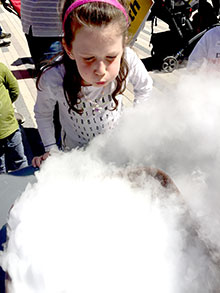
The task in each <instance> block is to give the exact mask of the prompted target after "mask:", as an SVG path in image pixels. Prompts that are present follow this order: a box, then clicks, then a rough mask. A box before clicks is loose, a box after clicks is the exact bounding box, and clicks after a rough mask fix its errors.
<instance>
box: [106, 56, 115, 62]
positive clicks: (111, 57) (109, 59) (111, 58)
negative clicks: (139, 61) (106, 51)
mask: <svg viewBox="0 0 220 293" xmlns="http://www.w3.org/2000/svg"><path fill="white" fill-rule="evenodd" d="M116 57H117V56H107V57H106V59H107V61H110V62H112V61H114V60H115V58H116Z"/></svg>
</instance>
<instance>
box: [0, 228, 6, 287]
mask: <svg viewBox="0 0 220 293" xmlns="http://www.w3.org/2000/svg"><path fill="white" fill-rule="evenodd" d="M5 242H6V225H4V226H3V227H2V228H1V230H0V250H3V244H4V243H5ZM0 292H1V293H4V292H5V272H4V271H3V270H2V268H1V267H0Z"/></svg>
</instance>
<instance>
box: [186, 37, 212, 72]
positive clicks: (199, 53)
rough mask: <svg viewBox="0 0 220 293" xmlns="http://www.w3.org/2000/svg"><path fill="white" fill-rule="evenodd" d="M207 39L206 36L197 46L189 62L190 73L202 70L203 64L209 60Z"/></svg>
mask: <svg viewBox="0 0 220 293" xmlns="http://www.w3.org/2000/svg"><path fill="white" fill-rule="evenodd" d="M207 54H208V52H207V39H206V35H204V36H203V37H202V38H201V39H200V40H199V41H198V43H197V44H196V46H195V47H194V49H193V50H192V52H191V54H190V55H189V58H188V62H187V69H188V70H190V71H194V70H197V69H199V68H201V66H202V64H203V63H204V62H205V61H206V60H207V57H208V56H207Z"/></svg>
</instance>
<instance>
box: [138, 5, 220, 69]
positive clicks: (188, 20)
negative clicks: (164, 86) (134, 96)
mask: <svg viewBox="0 0 220 293" xmlns="http://www.w3.org/2000/svg"><path fill="white" fill-rule="evenodd" d="M218 1H219V0H218ZM213 6H214V5H213ZM213 6H212V5H211V4H210V3H208V2H207V1H206V0H199V1H198V2H196V1H195V2H194V3H193V4H192V1H191V2H189V1H188V0H178V1H174V0H156V1H155V4H154V5H153V7H152V9H151V14H150V16H149V18H148V20H151V22H152V32H151V40H150V43H151V44H152V50H151V56H152V58H150V59H151V60H150V62H149V60H148V62H147V60H146V59H148V58H146V59H145V60H142V61H143V62H144V64H145V66H146V67H147V69H150V70H152V69H159V70H163V71H164V72H172V71H173V70H174V69H176V68H177V66H178V64H180V63H181V62H182V61H183V60H184V59H186V58H187V57H188V56H189V55H190V53H191V51H192V50H193V48H194V47H195V45H196V43H197V42H198V41H199V39H200V38H201V37H202V36H203V34H204V33H205V32H206V31H207V30H208V29H210V28H211V27H213V26H214V25H215V24H217V23H218V17H217V13H216V12H215V9H214V8H213ZM157 18H159V19H161V20H162V21H164V22H165V23H167V24H168V26H169V30H168V31H164V32H159V33H154V26H155V25H157ZM149 67H151V68H149Z"/></svg>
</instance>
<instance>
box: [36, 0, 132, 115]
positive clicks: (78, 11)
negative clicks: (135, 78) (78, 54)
mask: <svg viewBox="0 0 220 293" xmlns="http://www.w3.org/2000/svg"><path fill="white" fill-rule="evenodd" d="M73 2H74V1H73V0H66V1H63V0H61V1H60V4H59V8H60V10H61V11H62V22H63V19H64V15H65V12H66V10H67V9H68V8H69V6H70V5H71V4H72V3H73ZM119 2H120V3H121V4H122V5H123V6H124V7H125V9H126V10H127V11H128V9H127V4H126V3H127V2H125V1H124V0H119ZM109 23H117V25H118V27H119V29H120V30H121V33H122V35H123V42H124V44H123V45H124V46H125V45H126V40H127V29H128V23H127V20H126V18H125V16H124V14H123V13H122V12H121V11H120V10H119V9H117V8H116V7H114V6H112V5H110V4H108V3H105V2H90V3H87V4H84V5H81V6H79V7H77V8H75V9H74V10H73V11H71V13H70V14H69V15H68V17H67V19H66V21H65V23H64V27H63V30H64V36H63V38H64V42H65V44H66V46H67V47H68V48H69V49H70V50H71V46H72V42H73V41H74V38H75V34H76V31H77V30H78V29H79V28H81V27H82V26H87V27H88V26H89V27H93V26H99V27H100V26H107V25H108V24H109ZM59 63H60V64H61V63H63V64H64V67H65V75H64V79H63V89H64V95H65V98H66V101H67V103H68V105H69V111H70V110H73V111H75V112H77V113H78V114H82V113H83V109H79V108H78V107H76V105H77V104H79V103H80V96H79V92H80V90H81V84H82V78H81V76H80V74H79V72H78V69H77V65H76V62H75V60H72V59H70V58H69V56H68V54H67V53H66V52H65V51H64V52H63V53H62V58H61V59H60V60H59V61H57V62H54V63H53V64H49V65H48V66H46V67H44V70H47V69H49V68H50V67H51V66H54V65H57V64H59ZM41 74H42V73H41ZM41 74H40V75H39V77H38V80H37V87H38V86H39V79H40V76H41ZM127 75H128V65H127V62H126V60H125V59H124V54H123V55H122V58H121V63H120V70H119V74H118V76H117V77H116V88H115V90H114V92H113V93H112V99H113V100H114V102H115V107H114V108H113V110H115V109H116V108H117V106H118V100H117V99H116V95H117V94H121V93H123V91H124V90H125V87H126V83H125V80H126V77H127Z"/></svg>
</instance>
